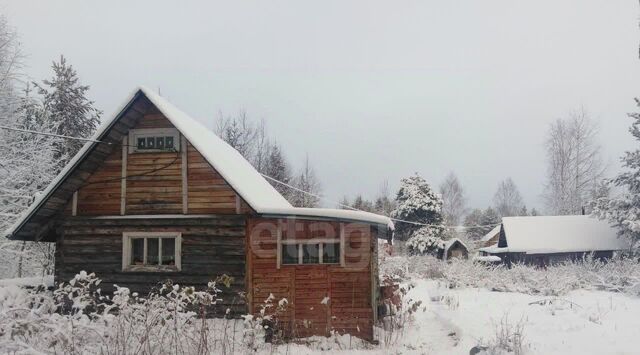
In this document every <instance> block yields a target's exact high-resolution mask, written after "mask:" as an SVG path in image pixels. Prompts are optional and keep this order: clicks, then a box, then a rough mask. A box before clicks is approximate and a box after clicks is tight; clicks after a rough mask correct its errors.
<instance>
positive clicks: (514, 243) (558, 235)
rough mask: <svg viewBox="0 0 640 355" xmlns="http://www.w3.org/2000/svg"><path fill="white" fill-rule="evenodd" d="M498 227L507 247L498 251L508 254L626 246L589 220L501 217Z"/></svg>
mask: <svg viewBox="0 0 640 355" xmlns="http://www.w3.org/2000/svg"><path fill="white" fill-rule="evenodd" d="M502 225H503V227H504V232H505V236H506V240H507V247H506V248H499V249H507V250H506V251H508V252H516V253H517V252H525V253H527V254H548V253H567V252H586V251H599V250H623V249H626V248H628V242H627V241H626V240H625V239H623V238H618V235H617V231H616V229H615V228H613V227H611V226H610V225H609V223H608V222H606V221H602V220H599V219H596V218H592V217H589V216H529V217H504V218H502ZM483 249H488V248H483ZM483 249H481V250H483ZM486 251H488V252H497V251H495V250H494V251H489V250H486ZM502 252H504V251H502Z"/></svg>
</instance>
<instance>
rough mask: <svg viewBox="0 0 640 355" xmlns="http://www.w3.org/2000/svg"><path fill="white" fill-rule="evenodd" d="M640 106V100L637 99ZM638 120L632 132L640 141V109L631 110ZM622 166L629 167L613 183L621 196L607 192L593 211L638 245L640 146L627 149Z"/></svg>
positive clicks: (594, 203) (632, 125)
mask: <svg viewBox="0 0 640 355" xmlns="http://www.w3.org/2000/svg"><path fill="white" fill-rule="evenodd" d="M635 100H636V105H638V106H639V107H640V99H637V98H636V99H635ZM629 117H631V118H632V119H633V120H634V122H633V123H632V124H631V128H630V129H629V132H631V135H633V136H634V137H635V138H636V139H637V140H640V112H634V113H630V114H629ZM622 165H623V167H624V168H625V170H624V171H623V172H621V173H620V174H619V175H618V176H617V177H615V178H614V179H613V180H612V181H611V184H613V185H614V186H617V187H619V188H622V189H624V191H623V192H622V194H621V195H620V196H617V197H608V196H607V194H608V191H607V194H604V193H603V194H602V195H603V196H601V197H599V198H597V199H596V200H594V201H593V202H592V203H591V207H592V214H593V215H595V216H597V217H599V218H601V219H606V220H609V221H610V222H611V223H612V224H614V225H615V226H617V227H618V228H619V229H620V234H621V235H623V236H625V237H628V238H630V239H631V240H632V241H633V242H634V243H635V246H636V247H638V245H639V244H640V149H636V150H634V151H631V152H626V153H625V155H624V156H623V157H622Z"/></svg>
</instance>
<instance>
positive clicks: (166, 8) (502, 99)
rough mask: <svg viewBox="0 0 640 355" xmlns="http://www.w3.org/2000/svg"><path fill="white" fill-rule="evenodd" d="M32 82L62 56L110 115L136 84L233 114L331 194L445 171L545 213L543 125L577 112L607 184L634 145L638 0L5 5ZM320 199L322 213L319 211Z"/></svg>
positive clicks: (483, 202)
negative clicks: (595, 132)
mask: <svg viewBox="0 0 640 355" xmlns="http://www.w3.org/2000/svg"><path fill="white" fill-rule="evenodd" d="M0 11H2V12H3V13H4V14H6V15H7V17H8V19H9V21H10V22H11V24H12V25H13V26H15V27H17V29H18V31H19V33H20V35H21V40H22V42H23V44H24V50H25V52H26V53H27V54H28V55H29V57H28V58H27V64H28V67H27V72H28V74H29V75H30V76H32V77H33V78H34V79H42V78H45V77H49V76H51V70H50V64H51V61H52V60H53V59H56V58H58V57H59V55H60V54H64V55H65V56H66V57H67V58H68V61H69V62H70V63H71V64H72V65H73V66H74V67H75V68H76V69H77V71H78V73H79V74H80V76H81V79H82V81H83V83H86V84H89V85H91V92H90V96H91V99H93V100H95V102H96V105H97V106H98V108H100V109H102V110H104V111H105V114H107V115H110V114H111V113H112V112H113V110H115V108H116V106H117V105H119V104H120V103H121V101H122V100H123V99H124V98H125V97H126V96H127V95H128V94H129V93H130V92H131V91H132V90H133V89H134V88H135V86H137V85H140V84H143V85H147V86H149V87H153V88H160V89H161V93H162V95H163V96H165V97H167V98H168V99H169V100H170V101H172V102H173V103H174V104H176V105H177V106H178V107H180V108H182V109H183V110H184V111H186V112H188V113H190V114H192V115H193V116H195V117H197V118H199V119H201V120H202V121H204V122H206V123H207V124H208V125H209V126H210V127H213V120H214V119H215V118H216V117H217V113H218V112H219V111H220V110H221V111H223V112H226V113H234V112H237V111H238V110H240V109H244V110H246V111H247V112H248V114H249V115H250V116H251V117H254V118H256V119H259V118H264V119H265V120H266V121H267V124H268V128H269V131H270V132H271V134H272V135H273V136H274V137H276V138H277V140H278V142H279V143H281V144H282V145H283V147H284V148H285V150H286V152H287V154H288V158H289V160H291V162H292V163H294V164H296V165H297V166H299V165H300V164H301V163H302V161H303V160H304V156H305V154H308V155H309V158H310V160H311V161H312V163H313V165H314V166H315V168H316V170H317V173H318V175H319V177H320V179H321V181H322V185H323V187H324V192H325V194H326V195H327V196H328V197H329V198H330V199H332V200H338V199H339V198H340V197H341V196H342V195H344V194H347V195H351V196H353V195H354V194H356V193H362V194H365V195H370V196H371V195H374V194H375V193H376V192H377V191H378V188H379V186H380V184H381V183H382V182H383V181H384V180H388V181H389V184H390V186H391V187H392V188H393V189H394V190H395V189H396V188H397V186H398V182H399V179H400V178H402V177H404V176H407V175H410V174H412V173H414V172H419V173H420V174H421V175H423V176H424V177H425V178H426V179H427V180H428V181H430V182H431V183H432V184H434V185H436V186H437V185H438V184H439V183H440V182H441V181H442V179H443V178H444V176H445V175H447V174H448V173H449V172H450V171H454V172H455V173H456V174H457V175H458V176H459V177H460V179H461V180H462V182H463V184H464V187H465V188H466V191H467V194H468V197H469V204H470V206H473V207H475V206H478V207H486V206H487V205H489V204H490V203H491V198H492V196H493V193H494V192H495V189H496V185H497V184H498V181H499V180H501V179H503V178H505V177H509V176H510V177H512V178H513V179H514V180H515V182H516V184H517V185H518V186H519V188H520V190H521V192H522V194H523V196H524V198H525V201H526V203H527V205H528V206H530V207H531V206H535V207H541V206H542V201H541V198H540V194H541V192H542V188H543V183H544V174H545V155H544V148H543V142H544V137H545V132H546V130H547V128H548V125H549V123H550V122H551V121H552V120H553V119H555V118H558V117H562V116H566V115H567V113H569V112H570V111H572V110H575V109H578V108H579V107H581V106H584V107H585V108H586V110H587V111H588V112H590V113H591V115H592V116H593V117H594V118H596V119H597V120H598V121H599V123H600V143H601V144H602V146H603V150H604V153H605V160H606V161H607V162H609V164H610V167H611V169H610V170H611V172H612V173H613V172H615V171H616V170H617V169H618V168H619V163H618V157H619V156H620V155H621V154H622V153H623V152H624V151H625V150H628V149H631V148H633V147H634V142H633V140H632V139H631V136H630V135H629V134H628V133H627V127H628V126H629V124H630V122H631V120H630V119H628V118H627V117H626V113H627V112H631V111H633V110H635V104H634V102H633V98H634V97H635V96H640V90H639V89H640V88H639V85H638V84H639V83H640V82H639V80H638V79H639V78H640V76H639V74H640V67H639V64H640V62H639V59H638V45H639V36H638V35H639V30H638V19H639V17H638V13H639V11H638V3H637V1H631V0H628V1H622V0H616V1H612V0H599V1H593V0H589V1H587V0H575V1H564V0H563V1H557V0H556V1H527V2H524V1H513V0H505V1H489V0H487V1H477V0H469V1H384V2H377V1H371V0H368V1H324V0H323V1H314V2H310V1H228V2H224V3H222V2H213V1H206V2H205V1H202V2H195V1H180V2H177V1H158V0H156V1H135V3H134V2H130V1H113V0H112V1H100V2H98V1H86V0H83V1H64V2H62V1H55V2H54V1H31V0H19V1H18V0H16V1H6V0H0ZM329 205H333V204H332V203H329Z"/></svg>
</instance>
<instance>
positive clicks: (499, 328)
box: [481, 314, 527, 355]
mask: <svg viewBox="0 0 640 355" xmlns="http://www.w3.org/2000/svg"><path fill="white" fill-rule="evenodd" d="M524 324H525V323H524V320H523V319H521V320H520V321H518V322H516V323H512V322H511V321H510V320H509V316H508V314H505V315H504V316H503V317H502V319H501V320H500V323H499V324H497V325H495V334H494V336H493V338H492V339H491V340H489V341H488V342H487V344H486V345H484V346H481V348H482V349H483V350H484V352H485V353H486V354H492V355H502V354H505V355H506V354H514V355H521V354H523V353H524V352H525V349H526V347H527V346H526V344H525V341H524V340H525V337H524V328H525V327H524Z"/></svg>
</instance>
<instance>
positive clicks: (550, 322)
mask: <svg viewBox="0 0 640 355" xmlns="http://www.w3.org/2000/svg"><path fill="white" fill-rule="evenodd" d="M383 265H384V266H385V267H383V268H382V271H384V272H386V273H400V274H403V279H404V281H402V285H403V288H404V289H406V290H408V292H407V293H406V295H405V296H404V298H403V303H404V305H405V307H404V311H400V312H398V313H399V314H401V316H396V318H395V319H396V320H397V321H398V322H397V323H396V324H399V325H401V326H399V327H393V330H386V331H385V330H382V329H377V334H378V339H379V340H380V344H379V345H372V344H369V343H366V342H364V341H362V340H360V339H357V338H354V337H351V336H348V335H342V336H341V335H334V336H332V337H328V338H325V337H313V338H306V339H301V340H298V341H296V342H292V343H288V344H281V345H272V344H266V343H264V341H263V338H264V332H263V331H262V329H261V327H260V326H259V325H258V324H259V322H260V317H261V316H260V315H254V316H252V317H248V318H246V319H245V320H221V319H213V320H208V321H206V322H202V321H200V320H198V318H197V317H194V315H193V314H189V312H186V311H185V312H179V313H175V312H174V311H172V310H171V309H172V308H174V307H177V306H179V305H181V304H186V302H187V301H188V299H190V298H191V297H192V295H193V294H191V293H189V292H186V293H185V292H183V290H179V289H174V291H172V292H171V297H169V298H168V300H167V299H157V298H156V299H153V300H151V301H140V300H136V298H135V295H129V294H128V293H127V292H126V291H125V290H123V291H122V292H121V293H120V294H119V295H118V296H117V297H116V298H114V299H113V303H114V304H117V305H118V307H119V308H120V310H121V311H120V314H119V315H118V316H114V315H113V314H112V313H108V312H104V313H102V314H99V313H98V314H96V313H93V314H92V316H91V317H92V318H91V319H90V318H87V317H86V316H85V315H83V313H82V312H76V313H75V314H72V315H68V316H62V315H59V314H56V313H55V311H54V310H55V309H56V307H57V306H59V305H60V304H63V303H64V302H62V303H60V298H56V297H58V296H60V295H63V296H64V298H65V299H68V300H69V301H71V304H73V306H74V307H78V309H85V310H86V309H90V308H91V307H90V306H89V305H90V303H91V301H90V299H89V298H87V297H86V296H87V295H88V294H87V293H86V292H85V291H86V290H88V289H90V288H91V287H90V286H97V285H98V283H97V280H96V279H93V278H92V277H91V275H86V274H84V275H81V276H79V277H77V280H75V283H74V284H75V285H74V286H71V285H67V290H66V291H65V292H63V293H58V294H57V295H56V293H54V294H51V292H47V293H45V294H43V293H42V292H36V291H34V290H29V289H26V288H24V286H25V285H29V284H31V283H32V284H46V285H48V284H50V282H51V280H50V278H47V279H42V278H33V279H12V280H0V353H3V354H4V353H13V354H40V353H42V354H50V353H79V354H80V353H82V354H84V353H92V354H115V353H122V351H121V349H122V348H127V349H128V351H126V352H127V353H129V352H131V353H140V354H175V353H178V354H192V353H201V354H207V353H211V354H232V353H237V354H244V353H258V354H320V353H327V352H331V353H337V354H469V351H470V350H471V349H472V348H474V347H477V346H482V347H485V351H484V352H481V354H638V353H639V351H638V350H639V348H640V333H639V332H640V317H639V316H638V315H639V314H640V293H639V291H640V290H639V288H638V285H640V266H638V264H637V263H635V262H626V261H617V262H612V263H609V264H602V263H585V264H571V265H564V266H559V267H553V268H549V269H547V270H539V269H531V268H527V267H516V268H513V269H505V268H497V269H492V268H487V267H484V266H480V265H477V264H473V263H471V262H459V263H456V262H454V263H442V262H439V261H435V260H434V259H428V258H394V259H390V260H387V261H386V262H385V263H384V264H383ZM513 290H517V291H516V292H514V291H513ZM277 301H278V300H273V302H274V305H275V304H277V303H278V302H277ZM88 306H89V307H88ZM174 309H175V308H174ZM409 309H411V310H412V311H411V312H409V311H408V310H409ZM158 320H160V322H158Z"/></svg>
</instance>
